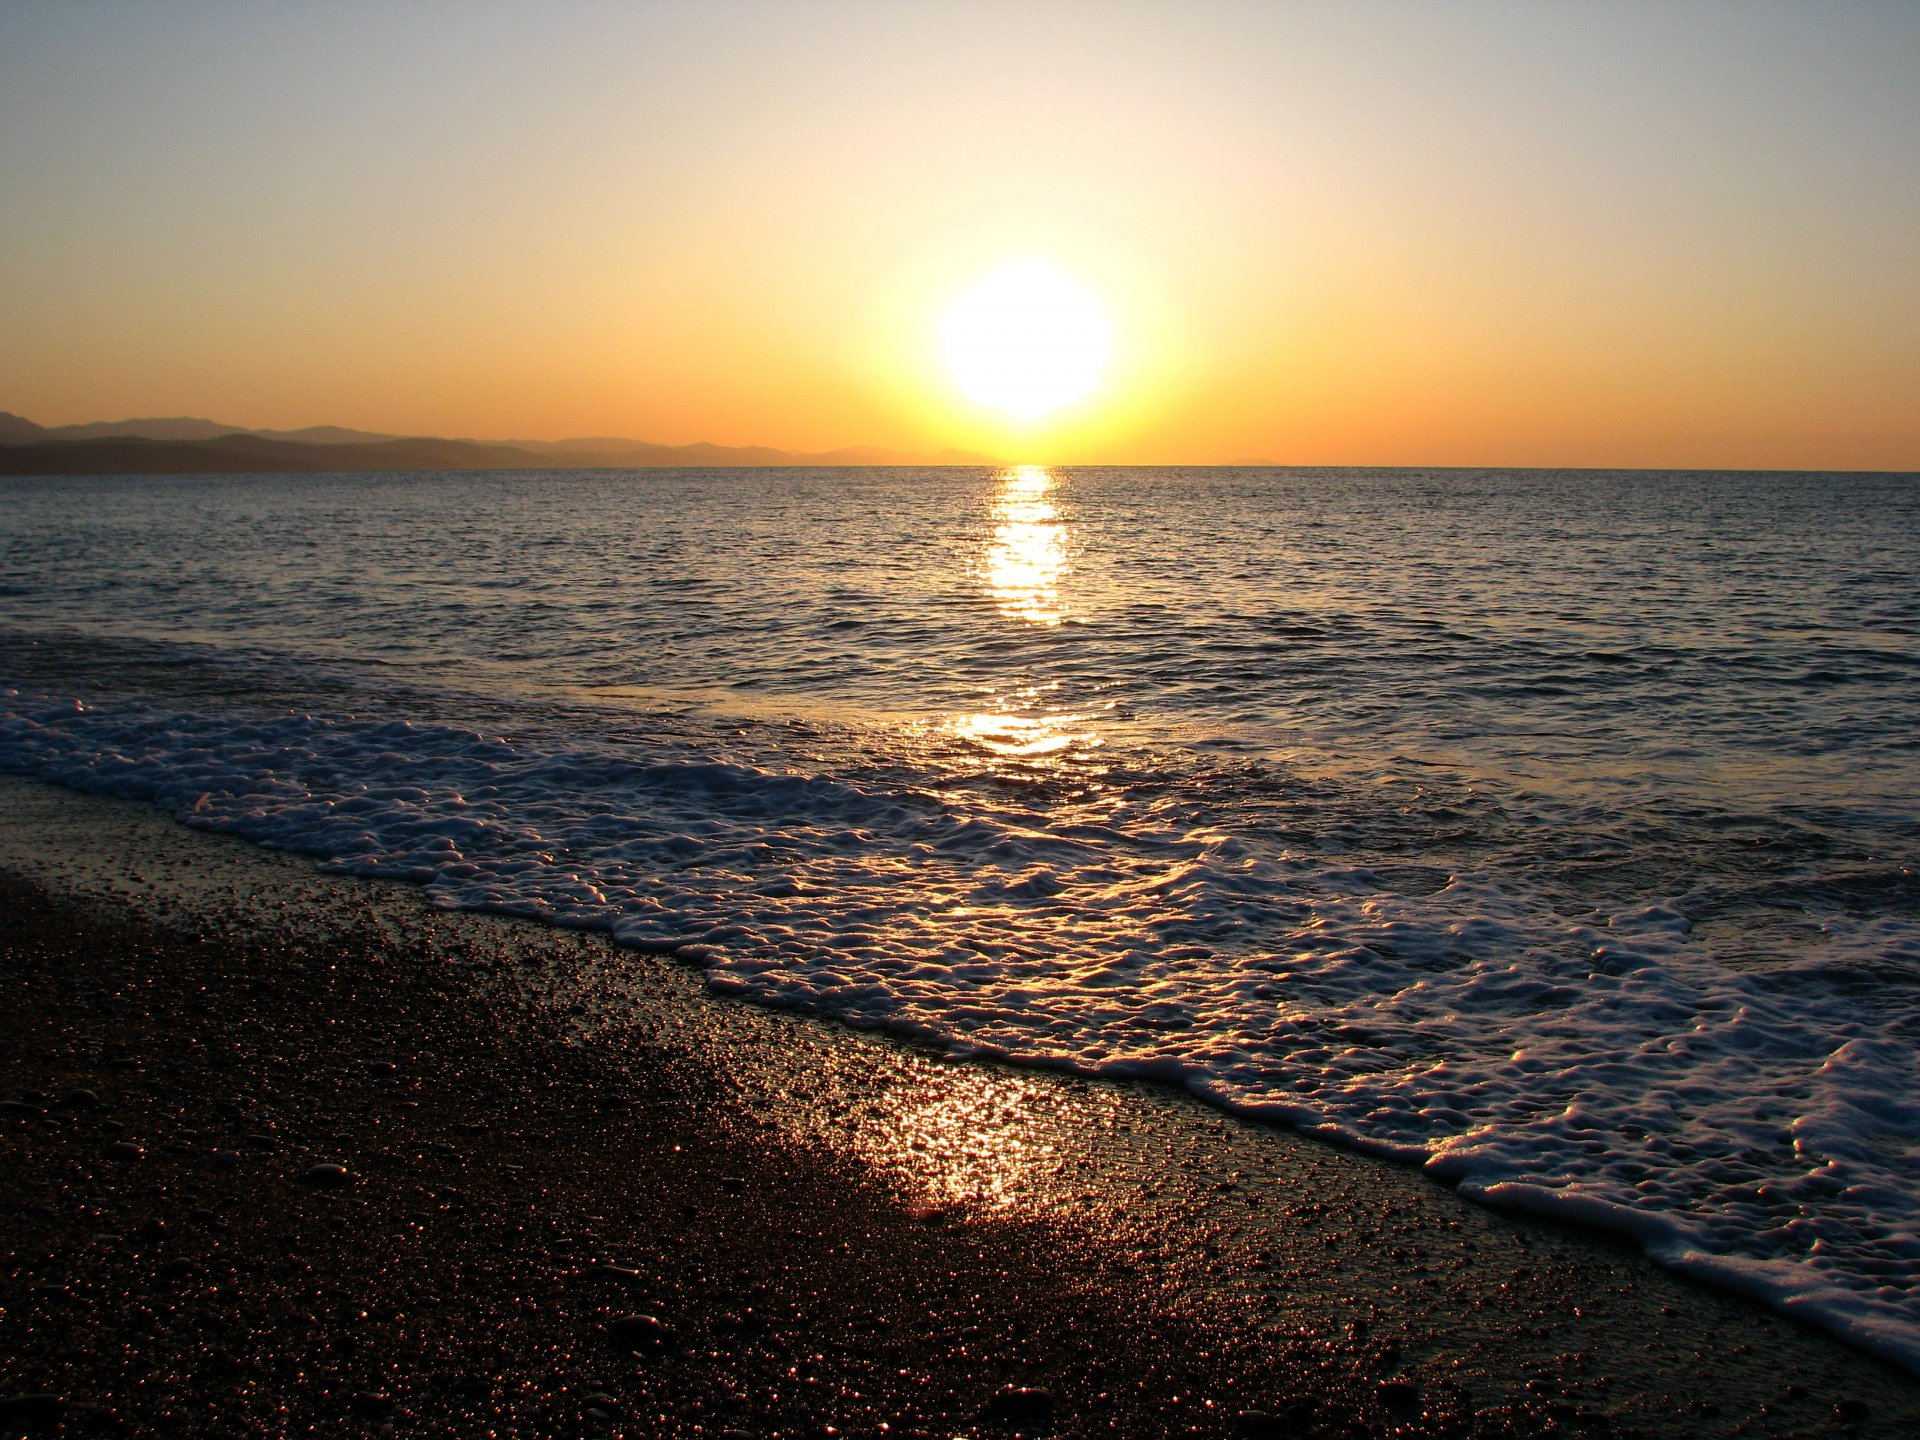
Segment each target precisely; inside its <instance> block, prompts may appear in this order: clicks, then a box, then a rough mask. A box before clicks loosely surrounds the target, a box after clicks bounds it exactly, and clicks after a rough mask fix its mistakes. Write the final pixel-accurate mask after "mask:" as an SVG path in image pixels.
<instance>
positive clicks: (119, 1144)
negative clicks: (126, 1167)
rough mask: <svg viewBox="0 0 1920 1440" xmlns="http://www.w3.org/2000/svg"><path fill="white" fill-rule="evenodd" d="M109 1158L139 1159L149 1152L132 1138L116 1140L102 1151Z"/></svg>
mask: <svg viewBox="0 0 1920 1440" xmlns="http://www.w3.org/2000/svg"><path fill="white" fill-rule="evenodd" d="M102 1153H103V1154H104V1155H105V1156H106V1157H107V1158H108V1159H109V1160H124V1161H132V1160H138V1159H140V1158H141V1157H142V1156H144V1155H145V1154H146V1153H147V1152H146V1151H145V1150H142V1149H141V1148H140V1147H139V1146H138V1145H136V1144H134V1143H133V1142H132V1141H131V1140H116V1141H114V1142H113V1143H112V1144H111V1145H109V1146H107V1148H106V1149H105V1150H104V1151H103V1152H102Z"/></svg>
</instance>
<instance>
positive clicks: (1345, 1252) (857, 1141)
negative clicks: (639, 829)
mask: <svg viewBox="0 0 1920 1440" xmlns="http://www.w3.org/2000/svg"><path fill="white" fill-rule="evenodd" d="M0 796H3V797H4V798H3V801H0V873H3V874H4V876H5V890H6V922H5V935H6V946H7V949H6V953H7V960H6V968H5V975H6V983H7V987H8V992H9V1003H8V1005H7V1006H6V1007H5V1011H4V1020H3V1021H0V1024H4V1026H5V1035H4V1051H3V1052H0V1055H3V1057H4V1058H3V1061H0V1063H3V1064H4V1072H3V1073H0V1086H3V1087H4V1092H5V1094H4V1098H5V1101H6V1109H5V1112H4V1118H5V1128H4V1131H0V1136H3V1137H4V1138H3V1141H0V1143H3V1144H4V1147H5V1148H4V1152H3V1158H0V1174H3V1175H4V1176H5V1177H6V1178H5V1180H4V1182H3V1183H4V1186H5V1192H6V1193H5V1195H4V1201H5V1204H6V1207H7V1213H8V1215H9V1217H10V1219H9V1225H8V1235H7V1261H6V1265H5V1269H4V1275H3V1276H0V1285H4V1291H0V1306H3V1307H4V1309H3V1312H0V1313H3V1317H4V1318H0V1357H4V1358H0V1397H4V1399H0V1405H4V1409H0V1428H4V1429H5V1430H7V1431H8V1432H9V1433H11V1432H19V1433H24V1434H52V1433H67V1434H91V1433H99V1434H185V1435H198V1434H204V1435H233V1434H256V1433H257V1434H299V1433H330V1434H335V1433H369V1434H441V1435H481V1434H499V1435H509V1434H515V1435H518V1434H527V1435H532V1434H540V1435H548V1434H551V1435H581V1436H588V1435H629V1436H647V1435H683V1434H684V1435H728V1434H736V1435H750V1436H761V1437H774V1436H807V1435H831V1434H844V1435H875V1436H878V1435H927V1436H935V1435H938V1436H950V1435H963V1434H964V1435H982V1436H985V1435H998V1434H1019V1435H1031V1436H1040V1435H1095V1434H1113V1435H1130V1436H1145V1435H1163V1434H1164V1435H1176V1434H1180V1435H1184V1434H1195V1435H1223V1436H1224V1435H1236V1436H1264V1435H1274V1436H1295V1435H1298V1436H1320V1435H1324V1436H1330V1437H1331V1436H1363V1435H1366V1436H1370V1435H1389V1434H1407V1435H1513V1436H1522V1435H1538V1434H1555V1433H1564V1434H1609V1435H1611V1434H1618V1435H1631V1434H1643V1435H1648V1436H1665V1435H1672V1436H1681V1435H1691V1436H1701V1435H1722V1434H1724V1435H1736V1434H1739V1435H1781V1436H1786V1435H1815V1434H1837V1435H1860V1436H1874V1435H1889V1436H1891V1435H1897V1434H1906V1433H1911V1432H1912V1429H1913V1427H1914V1426H1915V1425H1916V1424H1920V1385H1916V1384H1915V1382H1914V1381H1913V1380H1912V1379H1911V1378H1910V1377H1907V1376H1905V1375H1904V1374H1902V1373H1900V1372H1898V1371H1895V1370H1893V1369H1891V1368H1890V1367H1887V1366H1885V1365H1883V1364H1881V1363H1879V1362H1877V1361H1874V1360H1871V1359H1869V1358H1867V1357H1865V1356H1863V1355H1860V1354H1858V1353H1856V1352H1854V1351H1852V1350H1850V1349H1848V1348H1847V1347H1845V1346H1843V1345H1841V1344H1839V1343H1837V1342H1836V1341H1834V1340H1832V1339H1830V1338H1828V1337H1826V1336H1824V1335H1821V1334H1818V1333H1816V1332H1814V1331H1811V1330H1809V1329H1806V1328H1804V1327H1802V1326H1799V1325H1797V1324H1795V1323H1793V1322H1791V1321H1789V1320H1786V1319H1783V1318H1781V1317H1780V1316H1778V1315H1776V1314H1773V1313H1771V1312H1768V1311H1766V1310H1764V1309H1762V1308H1760V1307H1758V1306H1756V1305H1751V1304H1748V1303H1746V1302H1744V1301H1742V1300H1739V1299H1737V1298H1734V1297H1731V1296H1728V1295H1725V1294H1723V1293H1719V1292H1716V1291H1711V1290H1708V1289H1706V1288H1704V1287H1701V1286H1698V1285H1695V1284H1693V1283H1690V1282H1688V1281H1686V1280H1684V1279H1682V1278H1678V1277H1675V1276H1672V1275H1670V1274H1667V1273H1665V1272H1662V1271H1660V1270H1658V1269H1657V1268H1655V1267H1654V1266H1653V1265H1651V1264H1650V1263H1649V1262H1647V1261H1646V1260H1644V1259H1643V1258H1641V1257H1640V1256H1638V1255H1637V1254H1634V1253H1632V1252H1630V1251H1628V1250H1626V1249H1625V1248H1623V1247H1621V1246H1619V1245H1616V1244H1614V1243H1611V1242H1609V1241H1607V1240H1605V1239H1602V1238H1596V1237H1594V1236H1591V1235H1587V1234H1583V1233H1580V1232H1577V1231H1574V1230H1571V1229H1568V1228H1565V1227H1561V1226H1557V1225H1552V1224H1548V1223H1546V1222H1542V1221H1539V1220H1535V1219H1529V1218H1526V1217H1520V1216H1514V1215H1510V1214H1503V1213H1496V1212H1491V1211H1488V1210H1485V1209H1482V1208H1479V1207H1476V1206H1473V1205H1470V1204H1468V1203H1466V1202H1465V1201H1464V1200H1462V1199H1461V1198H1460V1197H1459V1196H1457V1195H1456V1194H1454V1193H1453V1192H1451V1191H1450V1190H1448V1189H1447V1188H1445V1187H1444V1186H1441V1185H1439V1184H1436V1183H1434V1182H1432V1181H1430V1180H1427V1179H1425V1178H1423V1177H1421V1176H1420V1175H1418V1174H1417V1173H1415V1172H1413V1171H1411V1170H1409V1169H1406V1168H1404V1167H1399V1166H1395V1165H1391V1164H1388V1163H1385V1162H1382V1161H1377V1160H1373V1159H1369V1158H1366V1157H1362V1156H1356V1155H1353V1154H1351V1153H1346V1152H1342V1151H1339V1150H1336V1149H1334V1148H1332V1147H1329V1146H1325V1145H1322V1144H1319V1143H1317V1142H1315V1141H1312V1140H1310V1139H1306V1138H1303V1137H1300V1136H1297V1135H1293V1134H1290V1133H1288V1132H1286V1131H1285V1130H1282V1129H1279V1128H1274V1127H1267V1126H1261V1125H1257V1124H1252V1123H1248V1122H1246V1121H1243V1120H1236V1119H1233V1118H1231V1117H1229V1116H1227V1115H1224V1114H1221V1113H1219V1112H1217V1111H1214V1110H1211V1109H1208V1108H1206V1107H1203V1106H1201V1105H1199V1104H1197V1103H1195V1102H1193V1101H1191V1100H1190V1099H1188V1098H1186V1097H1184V1096H1182V1095H1180V1094H1178V1093H1177V1092H1176V1091H1174V1090H1172V1089H1170V1088H1166V1087H1156V1086H1153V1085H1150V1084H1141V1083H1113V1082H1099V1081H1091V1080H1086V1079H1079V1078H1073V1077H1067V1076H1054V1075H1048V1074H1044V1073H1039V1072H1034V1071H1030V1070H1027V1071H1021V1070H1011V1069H1007V1068H1004V1067H999V1066H994V1065H989V1064H983V1063H978V1062H971V1063H970V1062H963V1061H956V1060H954V1059H953V1058H951V1057H949V1056H945V1055H940V1054H936V1053H933V1052H931V1051H928V1050H923V1049H920V1048H917V1047H914V1046H911V1045H908V1044H903V1043H901V1042H898V1041H892V1040H886V1039H880V1038H876V1037H872V1036H866V1035H861V1034H858V1033H855V1032H852V1031H848V1030H846V1029H844V1028H839V1027H835V1026H832V1025H830V1024H826V1023H822V1022H819V1021H816V1020H810V1019H806V1018H802V1017H797V1016H793V1015H788V1014H783V1013H780V1012H777V1011H769V1010H765V1009H761V1008H756V1007H753V1006H750V1005H746V1004H743V1003H740V1002H738V1001H734V1000H730V999H727V998H725V997H721V996H715V995H712V994H710V993H708V992H707V990H706V989H705V987H704V986H703V984H702V983H701V980H700V977H699V975H698V974H697V973H696V972H694V971H692V970H691V969H690V968H688V967H685V966H682V965H676V964H675V963H674V962H672V961H670V960H667V959H662V958H656V957H649V956H645V955H637V954H634V953H631V952H618V951H615V950H614V949H613V947H611V946H610V945H609V944H608V943H607V942H606V941H605V940H604V939H603V938H602V937H599V936H593V935H583V934H577V933H572V932H568V931H565V930H556V929H552V928H549V927H543V926H538V925H533V924H529V923H526V922H523V921H518V920H512V919H505V918H501V917H496V916H488V915H483V914H472V913H448V912H445V911H440V910H436V909H434V908H433V907H431V906H430V905H429V904H428V903H427V902H426V899H425V897H424V896H423V894H422V892H421V891H420V890H419V889H418V888H416V887H413V886H408V885H399V884H391V883H380V882H367V881H362V880H357V879H351V878H346V877H341V876H338V875H329V874H325V873H322V872H320V871H319V870H318V869H317V868H316V867H315V866H314V865H313V864H312V863H311V862H309V861H305V860H301V859H298V858H294V857H289V856H285V855H280V854H276V853H273V852H271V851H267V850H261V849H257V848H254V847H252V846H249V845H247V844H245V843H243V842H239V841H236V840H233V839H230V838H227V837H221V836H213V835H208V834H203V833H198V832H195V831H192V830H188V829H185V828H183V827H181V826H179V825H177V824H176V823H174V822H173V821H170V820H167V819H165V818H162V817H160V816H159V815H157V814H155V813H153V812H152V811H150V810H148V809H146V808H144V807H141V806H138V805H133V804H128V803H126V802H121V801H112V800H104V799H99V798H94V797H85V796H80V795H76V794H74V793H71V792H68V791H64V790H60V789H57V788H54V787H49V786H44V785H40V784H37V783H33V782H28V781H22V780H8V781H7V782H6V783H5V786H4V790H0ZM316 1167H320V1168H316ZM327 1167H338V1168H337V1169H331V1168H327Z"/></svg>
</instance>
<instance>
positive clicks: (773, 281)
mask: <svg viewBox="0 0 1920 1440" xmlns="http://www.w3.org/2000/svg"><path fill="white" fill-rule="evenodd" d="M1917 61H1920V7H1912V6H1885V7H1867V6H1851V7H1833V6H1828V5H1821V4H1814V3H1779V4H1769V5H1764V6H1758V5H1749V4H1734V3H1707V0H1701V3H1694V4H1673V5H1663V6H1653V5H1620V6H1609V7H1595V6H1582V5H1574V4H1556V3H1542V4H1518V3H1491V0H1479V3H1461V4H1456V5H1449V6H1444V7H1441V6H1419V5H1413V4H1396V3H1382V0H1373V3H1356V4H1353V5H1348V6H1342V7H1324V6H1318V5H1271V6H1254V5H1237V4H1212V5H1206V4H1202V5H1192V6H1181V7H1175V6H1171V5H1167V6H1158V5H1129V4H1117V3H1116V4H1110V5H1101V6H1091V5H1074V4H1037V5H1033V6H1028V7H1018V8H1016V7H1007V6H1001V5H985V4H950V5H941V6H935V7H898V6H886V5H879V4H866V3H821V4H818V5H813V6H806V7H800V6H779V5H770V4H767V5H761V4H724V3H723V4H714V5H706V6H699V7H694V6H684V5H666V4H644V5H612V4H605V5H601V4H581V5H571V6H566V7H555V8H547V7H532V6H499V5H490V6H482V7H471V6H456V5H451V4H413V5H400V6H394V7H365V8H360V7H351V8H349V7H311V8H286V9H267V8H264V7H262V8H247V7H233V6H226V5H213V4H182V5H177V6H171V7H164V8H163V7H151V8H134V9H110V8H107V7H98V8H95V7H78V6H63V5H51V4H48V5H39V4H15V5H10V6H7V7H5V8H4V9H0V194H4V195H5V196H6V197H7V203H6V204H5V205H4V206H0V259H4V262H5V263H4V264H0V314H4V315H5V316H6V317H7V318H6V323H5V325H4V327H0V408H5V409H8V410H12V411H16V412H19V413H22V414H26V415H31V416H33V417H34V418H35V419H36V420H38V421H40V422H41V423H43V424H46V425H61V424H71V423H76V422H86V421H93V420H98V419H100V418H101V417H102V416H111V415H189V414H190V415H199V414H217V415H223V416H234V417H236V418H239V419H242V420H243V421H244V423H246V424H247V425H249V426H254V427H260V428H263V429H273V428H279V429H296V428H299V427H304V426H309V425H313V424H316V423H328V424H336V425H340V426H346V427H352V428H354V429H363V430H368V431H374V432H382V433H391V434H403V435H494V436H507V435H519V436H525V437H529V438H532V439H541V440H558V439H561V438H563V437H568V436H580V435H644V436H647V437H649V438H651V439H654V440H656V441H658V442H660V443H665V444H685V443H687V442H691V441H699V440H705V441H710V442H714V443H717V444H721V445H731V446H737V445H762V446H769V447H776V448H779V449H784V450H791V451H801V452H821V451H831V450H835V449H838V448H840V447H843V446H846V445H849V444H858V445H863V446H877V447H886V448H891V449H897V450H902V451H914V452H935V451H942V450H946V449H949V448H959V449H964V450H971V451H983V452H987V453H992V454H998V455H1004V456H1007V457H1009V458H1011V459H1019V460H1031V461H1035V462H1044V463H1063V464H1073V463H1103V462H1105V463H1121V464H1154V463H1198V464H1205V463H1220V462H1227V461H1231V460H1233V459H1236V458H1239V457H1244V456H1251V455H1259V456H1262V457H1269V458H1271V459H1272V460H1273V461H1275V462H1277V463H1283V464H1328V465H1346V464H1359V465H1394V464H1405V465H1473V466H1479V465H1488V466H1497V465H1546V466H1582V465H1595V466H1623V467H1676V468H1677V467H1726V468H1761V469H1825V468H1855V469H1889V470H1911V469H1920V266H1916V263H1915V261H1916V257H1917V256H1920V166H1916V165H1915V164H1914V162H1913V156H1914V155H1916V154H1920V81H1916V80H1915V78H1914V77H1915V75H1916V74H1920V65H1917V64H1916V62H1917ZM1022 267H1024V268H1022ZM1006 275H1014V276H1023V275H1024V276H1032V275H1044V276H1046V277H1048V278H1046V279H1045V283H1044V284H1043V285H1040V286H1038V287H1037V288H1036V286H1035V285H1033V284H1031V283H1029V284H1027V286H1026V288H1025V289H1024V290H1023V289H1021V288H1020V287H1019V286H1014V287H1013V288H1012V289H1009V288H1008V287H1007V285H1006V284H1004V283H1002V284H1001V285H1000V288H999V289H998V290H995V288H994V282H993V281H992V277H994V276H1003V277H1004V276H1006ZM983 277H985V278H984V279H983ZM983 295H984V296H986V297H987V298H986V300H984V301H983V300H981V299H980V298H979V297H981V296H983ZM968 297H973V298H972V299H969V298H968ZM956 306H962V307H963V308H961V309H960V310H956V309H955V307H956ZM967 306H971V307H972V308H970V309H968V308H964V307H967ZM996 306H997V307H998V308H996ZM956 315H957V316H958V319H956ZM1036 317H1037V318H1036ZM1050 317H1051V318H1050ZM943 325H944V327H945V329H944V332H943ZM956 335H959V336H960V337H961V341H960V342H957V341H956V338H955V337H956ZM961 342H964V343H961ZM943 347H944V348H943Z"/></svg>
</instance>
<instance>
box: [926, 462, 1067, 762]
mask: <svg viewBox="0 0 1920 1440" xmlns="http://www.w3.org/2000/svg"><path fill="white" fill-rule="evenodd" d="M1053 489H1054V478H1053V474H1052V472H1051V471H1049V470H1048V469H1047V468H1046V467H1045V466H1043V465H1016V466H1014V467H1013V468H1012V469H1010V470H1007V471H1005V472H1003V473H1002V474H1001V475H1000V476H999V478H998V482H997V485H996V488H995V490H994V492H993V495H992V497H991V499H990V500H989V501H988V513H989V516H990V518H991V519H992V521H993V529H992V531H991V534H990V537H989V539H988V541H987V547H986V553H985V555H984V556H983V557H982V559H981V561H980V565H979V569H978V572H977V573H978V574H979V576H980V578H981V579H982V580H983V581H984V582H985V585H986V588H987V592H988V594H989V595H991V596H992V598H993V602H994V604H995V606H996V607H997V608H998V609H999V611H1000V613H1001V614H1002V615H1003V616H1005V617H1006V618H1007V619H1009V620H1014V621H1018V622H1019V623H1020V624H1021V625H1022V626H1033V627H1036V628H1038V629H1041V630H1049V629H1053V628H1054V627H1057V626H1059V625H1060V624H1062V623H1063V622H1064V621H1065V620H1066V619H1067V618H1068V613H1069V612H1068V607H1067V602H1066V598H1065V596H1064V595H1063V594H1062V582H1063V581H1064V580H1065V578H1066V576H1067V575H1068V573H1069V572H1070V568H1071V567H1070V566H1069V564H1068V558H1067V557H1068V553H1069V549H1070V536H1069V534H1068V529H1067V524H1066V522H1065V520H1063V519H1062V518H1061V515H1060V511H1059V509H1058V507H1057V506H1056V505H1055V504H1054V502H1053V500H1052V498H1051V496H1052V493H1053ZM1059 689H1060V685H1059V682H1058V681H1050V682H1045V683H1037V684H1028V685H1022V686H1015V687H1012V688H1009V689H1006V690H1004V691H1002V692H1001V693H999V694H996V695H994V696H992V697H991V700H990V701H989V708H983V709H981V710H978V711H975V712H973V713H971V714H965V715H960V716H957V717H955V719H954V721H953V722H952V725H953V729H954V731H955V732H957V733H958V735H959V736H960V738H961V739H962V740H963V741H964V742H965V743H966V745H967V746H968V747H969V748H970V749H974V750H985V751H988V752H989V753H991V754H992V755H994V756H995V757H996V758H997V759H998V760H1000V761H1003V762H1011V763H1012V764H1014V765H1015V766H1016V767H1021V768H1036V767H1043V766H1049V765H1051V764H1052V763H1053V762H1055V761H1058V760H1062V759H1071V758H1072V757H1071V755H1070V754H1069V753H1068V752H1074V751H1078V750H1080V749H1083V748H1086V747H1090V746H1097V745H1099V743H1100V740H1099V737H1098V736H1097V735H1095V734H1094V733H1093V732H1092V731H1091V730H1090V729H1089V728H1088V727H1087V722H1088V720H1089V719H1090V718H1091V717H1089V716H1088V715H1086V714H1080V713H1068V712H1066V711H1063V710H1061V709H1059V708H1058V704H1057V701H1056V699H1055V692H1057V691H1058V690H1059Z"/></svg>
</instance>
